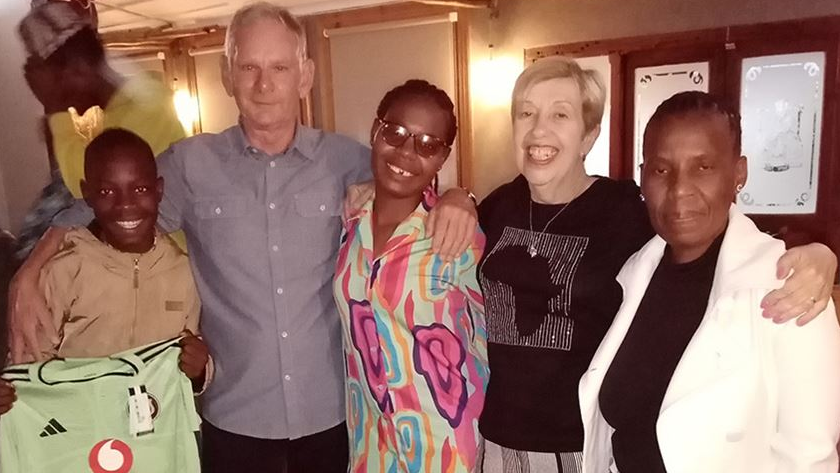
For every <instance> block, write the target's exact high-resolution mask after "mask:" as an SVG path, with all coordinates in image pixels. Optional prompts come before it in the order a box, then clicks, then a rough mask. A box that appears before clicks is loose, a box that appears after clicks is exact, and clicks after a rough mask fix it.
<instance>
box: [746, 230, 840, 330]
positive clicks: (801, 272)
mask: <svg viewBox="0 0 840 473" xmlns="http://www.w3.org/2000/svg"><path fill="white" fill-rule="evenodd" d="M836 271H837V256H835V255H834V253H832V252H831V250H830V249H829V248H828V247H827V246H825V245H822V244H820V243H811V244H810V245H804V246H798V247H796V248H791V249H789V250H788V251H787V252H785V254H784V255H782V257H781V258H779V262H778V264H777V266H776V277H778V278H779V279H784V278H787V280H786V281H785V284H784V286H782V287H781V288H779V289H776V290H774V291H771V292H770V293H769V294H767V295H766V296H765V297H764V299H763V300H762V301H761V307H762V308H763V309H764V313H763V315H764V317H767V318H772V319H773V321H774V322H776V323H784V322H787V321H789V320H791V319H793V318H796V324H797V325H805V324H807V323H808V322H810V321H811V320H814V317H816V316H817V315H819V314H820V313H821V312H822V311H823V310H825V308H826V306H827V305H828V300H829V298H830V297H831V288H832V285H833V283H834V275H835V274H836ZM791 272H792V274H791ZM788 276H790V277H788Z"/></svg>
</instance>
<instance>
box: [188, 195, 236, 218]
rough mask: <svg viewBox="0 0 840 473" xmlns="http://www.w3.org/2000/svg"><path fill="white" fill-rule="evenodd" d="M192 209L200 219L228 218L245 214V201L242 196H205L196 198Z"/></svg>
mask: <svg viewBox="0 0 840 473" xmlns="http://www.w3.org/2000/svg"><path fill="white" fill-rule="evenodd" d="M194 209H195V216H196V217H198V218H199V219H201V220H205V219H229V218H237V217H242V216H243V215H245V211H246V209H247V203H246V201H245V198H244V197H235V196H233V197H218V198H207V199H200V200H197V201H196V202H195V207H194Z"/></svg>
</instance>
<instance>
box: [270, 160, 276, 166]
mask: <svg viewBox="0 0 840 473" xmlns="http://www.w3.org/2000/svg"><path fill="white" fill-rule="evenodd" d="M268 165H269V166H271V167H274V166H277V163H275V162H274V161H272V162H270V163H268Z"/></svg>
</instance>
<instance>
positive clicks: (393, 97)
mask: <svg viewBox="0 0 840 473" xmlns="http://www.w3.org/2000/svg"><path fill="white" fill-rule="evenodd" d="M406 97H428V98H430V99H432V100H433V101H434V102H435V104H437V105H438V106H439V107H440V108H441V109H443V111H444V112H446V113H447V115H448V116H449V124H448V125H449V126H448V128H447V130H446V137H444V140H445V141H446V144H447V146H452V143H454V142H455V135H456V134H457V133H458V125H457V123H456V120H455V105H454V104H453V103H452V99H450V98H449V95H447V94H446V92H444V91H443V90H441V89H439V88H437V87H435V86H434V85H433V84H430V83H429V82H427V81H425V80H422V79H410V80H407V81H406V82H405V84H402V85H400V86H397V87H394V88H393V89H391V90H389V91H388V93H386V94H385V96H384V97H382V101H381V102H379V107H377V108H376V116H377V117H378V118H379V119H380V120H383V119H384V118H385V114H387V113H388V110H389V109H390V108H391V106H392V105H393V104H394V102H397V101H399V100H402V99H404V98H406Z"/></svg>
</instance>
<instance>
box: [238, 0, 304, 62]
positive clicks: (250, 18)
mask: <svg viewBox="0 0 840 473" xmlns="http://www.w3.org/2000/svg"><path fill="white" fill-rule="evenodd" d="M257 20H274V21H276V22H278V23H280V24H281V25H283V26H285V27H286V28H288V29H289V31H291V32H292V33H293V34H294V35H295V36H296V37H297V56H298V60H299V61H300V63H301V64H303V62H304V61H305V60H306V32H305V31H304V29H303V25H301V24H300V21H298V19H297V18H295V16H294V15H292V14H291V13H289V10H286V9H285V8H283V7H279V6H277V5H273V4H271V3H268V2H256V3H251V4H249V5H245V6H243V7H242V8H240V9H239V10H236V13H234V15H233V19H232V20H230V25H229V26H228V29H227V32H226V33H225V57H226V58H227V62H228V65H229V66H232V65H233V56H234V54H236V33H237V32H238V31H239V30H240V29H241V28H243V27H245V26H248V25H249V24H251V23H254V22H255V21H257Z"/></svg>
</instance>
